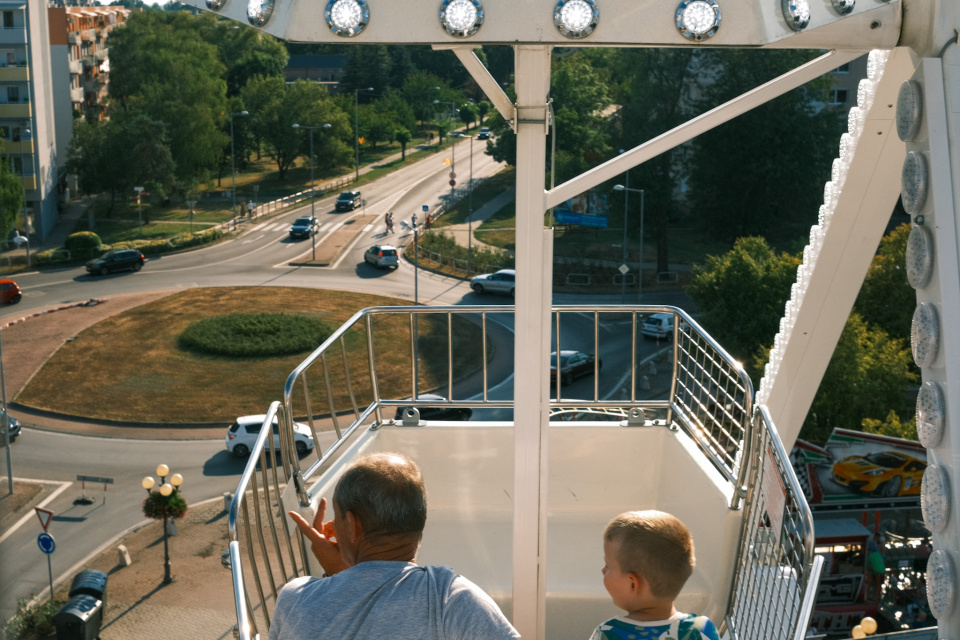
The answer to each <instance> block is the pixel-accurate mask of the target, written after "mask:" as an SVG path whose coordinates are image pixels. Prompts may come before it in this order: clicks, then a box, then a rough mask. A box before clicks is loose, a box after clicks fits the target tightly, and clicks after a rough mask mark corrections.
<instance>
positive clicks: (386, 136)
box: [366, 114, 396, 149]
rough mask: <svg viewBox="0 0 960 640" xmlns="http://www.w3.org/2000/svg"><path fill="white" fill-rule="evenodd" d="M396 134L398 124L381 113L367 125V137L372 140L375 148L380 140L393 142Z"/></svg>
mask: <svg viewBox="0 0 960 640" xmlns="http://www.w3.org/2000/svg"><path fill="white" fill-rule="evenodd" d="M395 134H396V126H395V125H394V124H393V122H392V121H391V120H390V119H388V118H386V117H384V116H381V115H379V114H378V115H376V116H374V117H373V118H371V120H370V122H369V123H368V125H367V135H366V139H367V140H369V141H370V143H371V144H372V145H373V148H374V149H376V148H377V143H378V142H392V141H393V137H394V135H395Z"/></svg>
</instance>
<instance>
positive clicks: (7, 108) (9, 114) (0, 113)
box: [0, 102, 33, 118]
mask: <svg viewBox="0 0 960 640" xmlns="http://www.w3.org/2000/svg"><path fill="white" fill-rule="evenodd" d="M32 115H33V109H31V107H30V103H29V102H26V103H22V104H21V103H9V104H4V103H0V118H29V117H31V116H32Z"/></svg>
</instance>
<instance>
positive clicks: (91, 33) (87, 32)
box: [80, 29, 97, 42]
mask: <svg viewBox="0 0 960 640" xmlns="http://www.w3.org/2000/svg"><path fill="white" fill-rule="evenodd" d="M96 37H97V31H96V29H84V30H83V31H81V32H80V39H81V40H87V41H90V42H93V41H94V40H95V39H96Z"/></svg>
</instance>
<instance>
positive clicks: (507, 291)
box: [470, 269, 517, 297]
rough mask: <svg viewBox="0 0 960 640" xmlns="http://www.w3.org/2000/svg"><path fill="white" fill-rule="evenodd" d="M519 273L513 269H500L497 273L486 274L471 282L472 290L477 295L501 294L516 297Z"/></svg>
mask: <svg viewBox="0 0 960 640" xmlns="http://www.w3.org/2000/svg"><path fill="white" fill-rule="evenodd" d="M516 280H517V272H516V271H514V270H513V269H500V271H497V272H496V273H486V274H484V275H482V276H477V277H475V278H474V279H473V280H471V281H470V288H471V289H473V290H474V291H475V292H477V293H501V294H503V295H507V296H510V297H513V296H514V285H515V283H516Z"/></svg>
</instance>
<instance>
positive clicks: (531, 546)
mask: <svg viewBox="0 0 960 640" xmlns="http://www.w3.org/2000/svg"><path fill="white" fill-rule="evenodd" d="M516 85H517V198H516V203H517V248H516V252H515V254H516V268H517V291H516V308H515V319H514V324H515V329H516V340H515V347H514V374H515V375H514V378H513V380H514V382H513V397H514V411H513V423H514V472H513V473H514V477H513V484H514V498H513V624H514V626H515V627H516V628H517V630H518V631H519V632H520V634H521V635H522V636H523V637H524V638H530V639H531V640H542V639H543V638H544V634H545V627H546V557H545V554H546V549H547V545H546V525H547V522H546V508H547V475H548V474H547V424H548V422H549V413H550V411H549V409H550V375H549V371H550V369H549V367H548V366H547V364H548V362H549V356H550V306H551V292H552V285H553V278H552V277H551V274H552V272H553V271H552V270H553V252H552V242H553V234H552V230H551V229H544V226H543V216H544V212H545V211H546V208H547V207H546V205H545V204H544V190H543V180H544V177H543V176H544V173H543V168H544V166H546V120H547V95H548V94H549V92H550V47H545V46H519V47H516Z"/></svg>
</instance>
